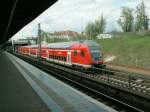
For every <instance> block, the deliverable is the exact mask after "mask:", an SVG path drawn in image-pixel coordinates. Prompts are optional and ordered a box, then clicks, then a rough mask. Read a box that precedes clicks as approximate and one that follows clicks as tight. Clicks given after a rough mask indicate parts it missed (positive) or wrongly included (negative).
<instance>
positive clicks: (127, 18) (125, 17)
mask: <svg viewBox="0 0 150 112" xmlns="http://www.w3.org/2000/svg"><path fill="white" fill-rule="evenodd" d="M133 19H134V18H133V14H132V9H130V8H128V7H123V8H122V12H121V16H120V18H119V19H118V21H117V22H118V24H119V25H120V27H121V28H122V30H123V32H131V31H132V27H133Z"/></svg>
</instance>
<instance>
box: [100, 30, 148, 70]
mask: <svg viewBox="0 0 150 112" xmlns="http://www.w3.org/2000/svg"><path fill="white" fill-rule="evenodd" d="M97 42H98V43H100V44H101V46H102V49H103V52H104V56H105V57H106V56H110V55H113V56H116V58H115V59H114V60H113V61H111V62H110V63H114V64H119V65H128V66H135V67H139V68H146V69H149V70H150V33H147V34H143V35H139V34H122V35H120V37H118V38H111V39H101V40H97Z"/></svg>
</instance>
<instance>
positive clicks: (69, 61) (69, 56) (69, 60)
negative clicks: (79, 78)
mask: <svg viewBox="0 0 150 112" xmlns="http://www.w3.org/2000/svg"><path fill="white" fill-rule="evenodd" d="M67 62H68V64H69V65H71V51H68V53H67Z"/></svg>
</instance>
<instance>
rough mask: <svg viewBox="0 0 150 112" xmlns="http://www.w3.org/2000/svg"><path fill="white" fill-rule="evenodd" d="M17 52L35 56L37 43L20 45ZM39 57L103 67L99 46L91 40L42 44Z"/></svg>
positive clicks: (86, 66)
mask: <svg viewBox="0 0 150 112" xmlns="http://www.w3.org/2000/svg"><path fill="white" fill-rule="evenodd" d="M17 52H18V53H20V54H23V55H29V56H32V57H35V58H37V57H38V45H30V46H22V47H19V48H18V49H17ZM41 58H42V59H45V60H47V61H51V62H56V63H60V64H64V65H68V66H72V67H82V68H91V67H104V61H103V57H102V52H101V48H100V46H99V45H98V44H97V43H96V42H94V41H92V40H84V41H72V42H63V43H52V44H47V45H42V46H41Z"/></svg>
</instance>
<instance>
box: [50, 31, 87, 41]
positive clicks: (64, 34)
mask: <svg viewBox="0 0 150 112" xmlns="http://www.w3.org/2000/svg"><path fill="white" fill-rule="evenodd" d="M49 37H50V38H57V39H67V40H76V39H78V38H85V37H84V36H83V35H81V34H79V33H77V32H75V31H70V30H67V31H55V32H54V33H49Z"/></svg>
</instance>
